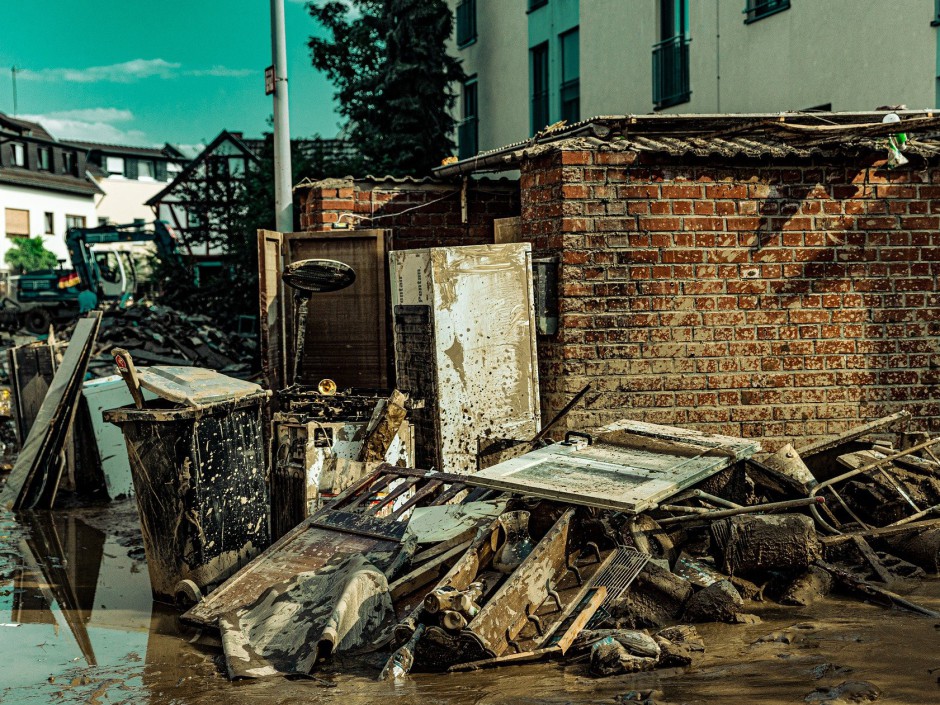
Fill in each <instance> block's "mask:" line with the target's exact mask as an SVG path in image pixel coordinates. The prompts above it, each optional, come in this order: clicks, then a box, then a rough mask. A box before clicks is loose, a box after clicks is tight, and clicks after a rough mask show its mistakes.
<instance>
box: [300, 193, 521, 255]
mask: <svg viewBox="0 0 940 705" xmlns="http://www.w3.org/2000/svg"><path fill="white" fill-rule="evenodd" d="M462 188H463V187H462V185H461V184H460V182H457V183H445V182H435V181H415V180H410V179H408V180H395V179H356V180H353V179H328V180H324V181H318V182H314V183H308V184H302V185H300V186H298V187H297V188H296V192H297V194H296V195H297V198H298V200H299V203H300V227H301V229H303V230H329V229H332V228H333V224H334V223H344V224H351V225H352V226H353V227H358V228H382V229H388V230H390V231H391V233H392V236H391V237H392V240H391V244H390V249H394V250H405V249H415V248H421V247H436V246H441V245H481V244H487V243H492V242H493V220H494V219H496V218H509V217H513V216H518V215H519V187H518V184H517V183H516V182H515V181H509V180H505V179H501V180H498V181H489V180H471V181H470V182H468V184H467V186H466V197H465V199H464V198H462V197H461V191H462ZM464 201H465V203H466V219H465V218H464V213H463V206H462V204H463V202H464ZM464 221H466V222H464Z"/></svg>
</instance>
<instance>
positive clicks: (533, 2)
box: [529, 0, 548, 12]
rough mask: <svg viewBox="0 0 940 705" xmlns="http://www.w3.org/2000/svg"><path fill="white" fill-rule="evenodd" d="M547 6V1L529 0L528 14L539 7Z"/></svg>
mask: <svg viewBox="0 0 940 705" xmlns="http://www.w3.org/2000/svg"><path fill="white" fill-rule="evenodd" d="M547 4H548V0H529V12H532V10H538V9H539V8H540V7H544V6H545V5H547Z"/></svg>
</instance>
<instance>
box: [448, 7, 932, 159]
mask: <svg viewBox="0 0 940 705" xmlns="http://www.w3.org/2000/svg"><path fill="white" fill-rule="evenodd" d="M448 2H449V4H450V6H451V7H452V8H453V10H454V13H455V19H456V22H455V32H454V37H453V51H454V52H455V53H456V55H457V56H459V57H460V58H461V59H463V65H464V70H465V71H466V73H467V75H468V77H469V78H468V79H467V81H466V83H465V84H464V85H463V86H462V87H460V88H459V93H460V97H459V100H458V102H457V113H458V115H457V116H458V118H459V119H460V121H461V122H460V128H459V134H458V142H459V148H460V156H461V157H467V156H470V155H472V154H475V153H477V152H478V151H484V150H488V149H493V148H496V147H500V146H503V145H506V144H511V143H513V142H516V141H519V140H523V139H526V138H528V137H530V136H531V135H533V134H534V133H535V132H537V131H539V130H541V129H542V128H544V127H545V126H546V125H551V124H554V123H555V122H557V121H559V120H567V121H568V123H569V124H570V123H572V122H576V121H578V120H580V119H586V118H589V117H592V116H596V115H624V114H643V113H649V112H653V111H664V112H673V113H677V112H681V113H738V112H756V113H769V112H778V111H798V110H834V111H868V110H873V109H875V108H878V107H881V106H884V105H898V104H903V105H907V106H908V107H909V108H912V109H914V108H917V109H919V108H934V107H937V106H938V101H937V75H938V68H937V67H938V65H940V61H938V29H937V27H938V25H940V3H938V2H937V1H936V0H891V2H885V1H884V0H824V1H823V0H812V1H811V0H448Z"/></svg>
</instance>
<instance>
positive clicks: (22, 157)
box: [10, 142, 29, 169]
mask: <svg viewBox="0 0 940 705" xmlns="http://www.w3.org/2000/svg"><path fill="white" fill-rule="evenodd" d="M10 148H11V149H12V150H13V153H12V161H11V162H10V165H11V166H17V167H19V168H21V169H28V168H29V167H28V165H27V156H26V152H27V149H26V145H25V144H24V143H23V142H11V143H10ZM17 155H19V158H17Z"/></svg>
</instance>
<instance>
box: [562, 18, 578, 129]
mask: <svg viewBox="0 0 940 705" xmlns="http://www.w3.org/2000/svg"><path fill="white" fill-rule="evenodd" d="M580 34H581V33H580V32H579V31H578V28H577V27H575V28H574V29H572V30H570V31H568V32H565V33H564V34H562V35H561V37H559V39H560V40H561V41H560V44H561V91H560V97H561V119H562V120H567V121H568V124H569V125H570V124H571V123H573V122H577V121H578V120H580V119H581V80H580V75H581V46H580Z"/></svg>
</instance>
